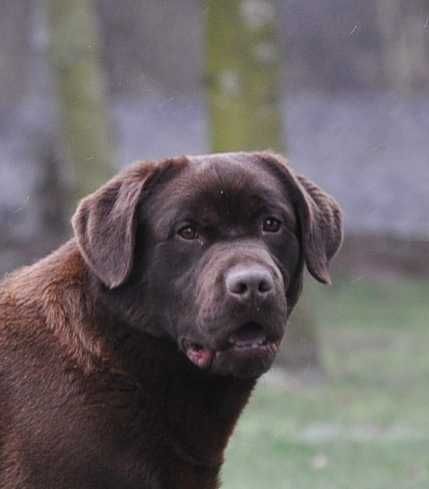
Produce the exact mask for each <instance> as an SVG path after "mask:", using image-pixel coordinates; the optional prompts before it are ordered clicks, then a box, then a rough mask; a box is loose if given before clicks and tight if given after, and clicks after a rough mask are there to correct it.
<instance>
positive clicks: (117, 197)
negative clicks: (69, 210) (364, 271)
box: [72, 160, 179, 289]
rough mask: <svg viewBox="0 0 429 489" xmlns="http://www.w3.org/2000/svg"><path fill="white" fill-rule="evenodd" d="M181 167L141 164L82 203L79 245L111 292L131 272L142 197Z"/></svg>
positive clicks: (77, 220)
mask: <svg viewBox="0 0 429 489" xmlns="http://www.w3.org/2000/svg"><path fill="white" fill-rule="evenodd" d="M178 166H179V161H177V160H166V161H163V162H161V163H138V164H136V165H134V166H132V167H129V168H127V169H126V170H125V171H123V172H122V173H120V174H119V175H117V176H116V177H114V178H112V179H111V180H110V181H109V182H107V183H106V184H105V185H103V186H102V187H101V188H99V189H98V190H97V191H96V192H94V193H93V194H91V195H89V196H88V197H86V198H84V199H83V200H82V201H81V202H80V204H79V206H78V208H77V211H76V213H75V214H74V216H73V218H72V224H73V229H74V234H75V237H76V240H77V244H78V246H79V249H80V252H81V254H82V256H83V258H84V259H85V262H86V263H87V265H88V266H89V268H90V269H91V270H92V272H94V274H95V275H96V276H97V277H98V278H99V279H100V280H101V281H102V282H103V283H104V285H106V286H107V287H108V288H110V289H113V288H115V287H118V286H120V285H122V284H123V283H124V282H125V281H126V280H127V278H128V277H129V275H130V273H131V271H132V268H133V263H134V252H135V241H136V233H137V225H138V215H137V214H138V208H139V203H140V202H141V200H142V198H143V194H145V193H146V192H147V191H149V189H151V188H153V186H154V185H156V184H157V183H159V182H160V177H161V176H165V175H166V173H170V170H172V169H177V168H178Z"/></svg>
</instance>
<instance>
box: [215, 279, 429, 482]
mask: <svg viewBox="0 0 429 489" xmlns="http://www.w3.org/2000/svg"><path fill="white" fill-rule="evenodd" d="M306 293H308V294H309V295H310V296H311V297H312V302H313V304H314V307H315V310H317V311H318V313H319V318H320V322H321V328H320V331H321V339H322V351H323V357H324V362H325V365H326V368H327V371H328V372H329V379H328V381H327V382H326V383H324V384H321V385H317V386H308V385H307V386H306V385H300V384H299V383H298V382H293V381H292V380H291V379H287V378H286V379H285V380H284V381H280V382H278V381H277V382H268V381H266V382H261V384H260V385H259V386H258V388H257V390H256V392H255V394H254V396H253V398H252V400H251V402H250V404H249V406H248V408H247V410H246V411H245V413H244V415H243V416H242V417H241V419H240V422H239V425H238V427H237V430H236V433H235V435H234V437H233V439H232V441H231V443H230V446H229V449H228V453H227V457H226V460H227V462H226V464H225V467H224V471H223V481H224V485H223V487H225V488H226V489H242V488H243V489H244V488H246V489H253V488H254V489H256V488H258V489H261V488H264V487H266V488H267V489H268V488H269V489H310V488H311V489H428V488H429V327H428V326H429V283H422V282H420V283H417V282H405V281H403V280H401V281H400V282H396V283H389V282H388V283H366V282H365V281H363V280H362V281H355V282H348V281H345V280H344V281H342V282H340V283H339V285H338V286H336V287H334V288H332V289H330V290H327V291H326V290H321V289H320V288H319V289H316V288H312V289H310V290H308V291H306Z"/></svg>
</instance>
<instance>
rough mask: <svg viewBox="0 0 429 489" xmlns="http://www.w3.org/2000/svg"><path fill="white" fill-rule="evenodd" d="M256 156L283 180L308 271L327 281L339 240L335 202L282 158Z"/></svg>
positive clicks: (339, 219) (340, 230) (338, 212)
mask: <svg viewBox="0 0 429 489" xmlns="http://www.w3.org/2000/svg"><path fill="white" fill-rule="evenodd" d="M260 157H261V158H262V159H263V160H264V161H265V162H266V163H268V164H269V165H270V167H271V168H272V170H274V171H275V173H276V174H277V175H278V176H279V177H280V178H281V179H282V180H283V181H284V182H285V183H286V186H287V191H288V194H289V195H290V197H291V199H292V201H293V204H294V206H295V209H296V212H297V214H298V217H299V220H300V225H301V239H302V245H303V250H304V258H305V262H306V264H307V268H308V270H309V272H310V273H311V274H312V275H313V277H314V278H316V279H317V280H318V281H319V282H322V283H325V284H330V283H331V278H330V274H329V262H330V261H331V259H332V258H333V257H334V255H335V254H336V252H337V251H338V249H339V248H340V246H341V243H342V239H343V217H342V212H341V209H340V207H339V205H338V203H337V202H336V201H335V199H334V198H333V197H331V196H330V195H329V194H328V193H326V192H325V191H323V190H322V189H321V188H320V187H318V186H317V185H316V184H315V183H313V182H312V181H311V180H309V179H308V178H306V177H303V176H301V175H297V174H296V173H295V172H294V171H293V170H292V169H291V167H290V166H289V165H288V163H287V161H286V160H285V159H284V158H283V157H281V156H279V155H275V154H271V153H263V154H261V155H260Z"/></svg>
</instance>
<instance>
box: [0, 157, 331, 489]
mask: <svg viewBox="0 0 429 489" xmlns="http://www.w3.org/2000/svg"><path fill="white" fill-rule="evenodd" d="M210 158H213V164H212V163H211V159H210ZM228 159H231V161H232V162H234V165H236V166H237V165H238V166H237V168H238V169H237V172H238V174H240V175H241V174H243V175H244V176H246V178H250V177H247V170H243V168H242V165H243V164H245V165H247V164H248V165H250V164H252V165H255V169H254V173H255V175H259V176H260V179H261V181H263V182H264V183H266V184H267V185H268V186H270V185H271V186H272V185H276V186H277V187H276V190H275V191H276V192H281V193H282V194H284V195H287V196H288V198H289V199H290V204H291V205H290V207H288V206H289V204H287V206H286V204H285V206H286V207H285V209H286V211H285V212H291V213H292V214H294V212H295V213H296V215H295V216H294V215H292V214H291V217H290V218H291V229H292V228H293V227H295V228H296V229H295V231H294V233H295V234H296V236H297V237H296V240H297V241H296V242H297V243H298V242H299V243H300V246H302V250H301V251H300V249H298V248H296V246H295V247H292V248H291V249H290V251H288V252H287V253H290V255H288V256H289V257H290V258H289V259H287V257H286V258H285V259H284V262H283V264H282V263H280V264H279V262H278V260H277V259H276V260H275V263H276V264H275V265H274V264H273V265H270V263H271V261H270V260H271V255H272V253H273V255H272V256H274V255H275V254H276V253H277V251H276V250H277V248H278V246H279V245H275V246H274V245H273V247H272V248H270V247H271V246H272V245H271V244H269V247H268V248H267V246H268V245H267V246H266V245H265V244H264V245H263V246H262V248H261V249H259V248H258V246H259V245H257V243H258V242H256V241H255V243H253V241H252V243H253V244H252V246H250V247H249V246H248V242H249V238H247V237H246V239H245V241H243V242H241V241H240V240H239V241H238V242H237V239H238V238H234V242H233V245H231V246H232V248H231V246H230V245H228V247H225V246H224V245H223V244H222V243H218V242H217V241H216V244H213V245H212V247H211V249H212V250H214V251H206V252H205V253H211V255H207V256H208V258H204V256H202V258H201V260H200V261H201V265H199V266H198V267H197V268H196V271H195V273H193V277H194V279H195V280H196V282H195V283H199V284H200V286H199V288H198V287H196V288H198V291H197V292H196V293H197V295H196V296H193V295H192V298H190V297H189V294H190V292H187V291H186V290H184V289H183V286H180V289H179V290H180V291H182V290H183V294H185V295H184V299H183V300H185V299H186V300H188V299H189V300H192V301H194V302H195V301H197V302H200V303H201V304H202V303H204V304H205V305H204V311H205V312H204V315H205V317H206V316H207V315H210V314H213V311H215V310H217V309H218V308H219V307H221V308H222V311H223V310H225V311H230V313H231V314H234V315H237V314H242V313H243V312H242V309H240V308H239V307H241V305H240V306H239V305H237V304H232V305H231V304H230V298H228V301H229V302H228V301H227V302H225V301H226V299H225V297H224V296H223V295H222V294H223V292H221V289H217V288H218V287H219V285H218V281H219V280H218V277H219V276H220V275H219V274H220V273H221V271H222V270H224V268H225V267H231V266H237V263H241V262H243V260H245V262H246V263H248V262H249V260H250V261H251V262H252V260H253V261H255V260H256V262H257V263H259V264H260V263H262V264H266V267H268V269H270V270H271V269H272V270H273V273H274V275H273V276H274V285H275V287H276V289H275V296H274V297H273V298H272V299H270V302H269V303H267V304H265V306H264V307H266V308H267V311H266V313H267V314H269V315H270V314H271V315H272V317H273V321H274V323H275V320H277V317H278V315H279V314H283V316H284V321H283V322H285V320H286V316H289V314H290V311H291V310H292V308H293V306H294V305H295V303H296V301H297V299H298V295H299V292H300V286H301V280H302V267H303V262H304V261H306V262H307V265H308V267H309V269H310V272H311V273H313V274H314V276H315V277H316V278H318V279H319V280H320V281H323V282H328V281H329V275H328V270H327V265H328V262H329V260H330V259H331V258H332V256H333V254H334V253H335V252H336V250H337V249H338V247H339V244H340V241H341V215H340V213H339V209H338V207H337V205H336V203H335V202H334V201H333V200H332V199H331V198H330V197H329V196H327V194H325V193H324V192H322V191H321V190H320V189H319V188H318V187H316V186H315V185H314V184H312V183H310V182H309V181H308V180H307V179H304V177H297V176H295V174H294V173H293V172H292V170H290V169H289V168H288V167H287V165H286V163H285V162H284V160H281V158H280V157H278V156H274V155H271V154H268V153H264V154H246V153H240V154H238V155H224V156H222V155H221V156H217V157H212V156H205V157H190V158H189V159H187V158H179V159H175V160H168V161H164V162H160V163H153V164H150V163H141V164H138V165H136V166H134V167H131V168H130V169H127V170H126V171H125V172H124V173H122V174H120V175H119V176H117V177H115V178H114V179H113V180H112V181H110V182H108V183H107V184H106V185H105V186H104V187H102V188H101V189H100V190H98V191H97V192H96V193H94V194H93V195H92V196H90V197H88V198H87V199H85V200H84V201H83V202H82V203H81V205H80V207H79V210H78V211H77V213H76V215H75V217H74V220H73V224H74V229H75V234H76V238H75V239H72V240H71V241H69V242H68V243H66V244H65V245H64V246H62V247H61V248H60V249H58V250H57V251H55V252H54V253H53V254H51V255H50V256H48V257H47V258H45V259H43V260H41V261H40V262H38V263H36V264H35V265H33V266H30V267H27V268H24V269H22V270H20V271H18V272H16V273H14V274H11V275H9V276H8V277H6V278H5V279H4V280H3V282H2V283H1V285H0V311H1V315H0V488H1V489H18V488H19V489H30V488H31V489H39V488H40V489H50V488H52V489H54V488H55V489H71V488H78V487H79V488H88V489H96V488H100V489H101V488H103V489H106V488H121V489H136V488H147V489H164V488H168V489H174V488H176V489H185V488H186V489H193V488H194V489H197V488H198V489H201V488H204V489H215V488H217V487H218V484H219V481H218V474H219V469H220V466H221V464H222V462H223V452H224V449H225V447H226V444H227V442H228V439H229V437H230V435H231V432H232V430H233V428H234V425H235V423H236V420H237V418H238V416H239V414H240V412H241V411H242V409H243V407H244V405H245V404H246V402H247V399H248V397H249V395H250V393H251V391H252V388H253V386H254V384H255V381H256V377H257V375H259V373H258V374H255V375H253V374H252V373H249V374H246V375H243V372H253V370H252V369H250V370H249V365H247V364H246V365H245V367H243V365H241V364H240V365H239V364H237V363H236V360H235V359H234V358H233V359H232V360H231V359H229V360H228V362H229V363H225V365H224V364H221V365H219V366H216V365H214V367H213V369H214V371H213V373H210V372H206V371H204V370H201V369H198V368H196V367H195V366H194V365H193V364H192V363H191V362H189V360H188V359H187V358H186V356H185V355H184V353H183V352H182V351H180V350H181V343H180V341H179V332H178V331H179V329H178V330H177V331H176V330H175V331H174V332H172V330H171V329H169V328H168V327H167V326H165V327H163V328H160V327H159V324H161V323H162V322H159V320H158V318H159V314H161V312H162V311H161V312H160V311H158V310H157V309H156V308H157V304H158V303H157V300H158V298H159V297H160V301H161V302H160V307H161V309H162V308H163V307H164V306H162V304H165V308H168V304H169V303H170V302H171V299H170V298H169V296H168V291H167V292H165V293H166V294H167V295H166V296H165V298H164V296H163V295H162V294H163V293H164V292H163V291H161V292H157V294H158V295H155V296H153V297H154V298H153V299H152V298H151V296H150V294H151V293H152V289H156V288H157V286H156V284H155V282H156V280H155V279H154V277H157V274H158V275H159V274H161V275H162V274H167V273H168V271H169V269H171V265H168V264H166V265H165V268H162V267H163V264H162V263H161V262H159V263H157V262H156V260H158V259H159V258H157V255H156V254H155V255H153V256H154V258H153V259H152V262H151V263H153V262H154V261H155V262H156V265H157V266H156V267H155V268H156V271H155V272H154V273H155V275H150V274H149V275H147V273H149V272H146V271H147V269H148V266H149V263H147V261H146V259H149V258H146V257H150V256H152V255H151V253H153V250H154V249H155V248H156V247H155V246H154V245H153V244H151V243H152V242H153V243H155V242H158V241H159V240H160V239H161V235H162V233H164V232H165V229H167V228H168V225H169V224H168V223H167V219H168V216H169V215H170V213H171V212H173V210H174V209H175V208H176V207H177V205H178V204H177V202H179V201H177V202H176V201H174V199H176V198H177V199H183V198H184V194H186V192H188V193H189V196H188V197H189V198H192V194H193V191H190V188H188V187H187V183H186V182H187V180H188V179H189V178H194V179H195V181H198V182H199V183H198V186H199V187H200V188H203V187H204V185H206V184H207V178H208V177H207V174H208V172H210V171H211V168H212V167H213V168H214V167H216V168H217V170H216V171H217V172H219V168H222V165H221V166H219V165H218V162H219V161H221V162H222V164H224V162H223V160H225V161H226V162H228V161H229V160H228ZM256 160H257V162H256ZM201 161H202V162H203V163H204V164H201ZM204 165H206V167H207V169H205V170H204V168H205V167H204ZM216 165H218V166H216ZM264 165H265V166H264ZM200 167H201V168H203V167H204V168H203V170H201V171H200V170H198V168H200ZM262 168H264V170H262ZM249 171H250V170H249ZM187 172H188V173H187ZM189 172H191V173H189ZM188 174H189V176H188ZM213 178H214V177H213ZM216 178H220V179H221V180H222V179H223V178H224V177H223V174H221V175H216ZM243 178H244V177H243ZM252 178H253V177H252ZM272 179H275V181H276V182H278V183H275V182H274V180H272ZM224 181H225V182H226V183H227V182H228V179H227V177H226V176H225V179H224ZM234 181H235V180H234ZM252 181H253V180H252ZM234 185H236V184H235V183H234ZM237 185H238V184H237ZM246 185H247V184H246ZM246 185H244V186H243V189H244V188H247V186H246ZM193 188H195V187H192V189H193ZM222 188H223V187H222ZM285 189H286V190H285ZM237 192H244V190H238V187H237ZM273 192H274V190H273ZM279 195H280V193H279ZM231 198H232V197H231ZM285 199H286V197H285ZM174 202H176V203H174ZM169 204H171V206H170V207H171V208H170V207H169ZM180 205H182V204H180ZM216 205H217V204H216ZM163 206H164V207H165V208H163ZM201 206H202V207H201V212H203V207H204V206H203V203H201ZM160 208H163V210H162V212H161V210H160ZM287 209H289V210H287ZM290 210H291V211H290ZM157 212H159V213H160V214H159V218H157V219H156V222H152V221H153V220H154V219H155V218H154V216H156V215H157V214H156V213H157ZM238 219H241V218H240V217H238ZM164 220H165V221H166V222H164ZM239 222H240V221H239ZM149 224H150V226H149ZM149 228H150V229H149ZM152 235H153V236H152ZM162 239H163V240H164V241H165V238H162ZM270 239H271V237H270ZM291 239H292V238H291ZM294 239H295V238H294ZM157 240H158V241H157ZM159 242H161V241H159ZM231 243H232V242H231ZM196 245H197V243H196ZM175 246H176V245H175ZM179 246H183V244H180V245H179V244H178V245H177V246H176V248H177V247H179ZM184 246H187V243H185V245H184ZM192 246H193V245H192ZM198 246H199V245H198ZM201 246H202V247H204V246H203V244H201ZM276 246H277V248H276ZM290 246H292V245H290ZM174 249H175V248H174V247H173V250H174ZM177 249H178V248H177ZM235 249H236V250H238V251H234V250H235ZM267 250H268V251H267ZM271 250H274V251H272V253H271ZM174 252H175V251H174ZM181 253H182V255H180V256H181V258H180V260H182V261H186V260H187V259H189V260H191V261H192V263H195V261H196V259H197V258H194V255H195V253H196V252H195V251H193V252H191V254H190V255H186V253H188V252H187V251H183V252H181ZM183 253H185V255H183ZM198 253H200V252H199V251H198ZM201 253H202V252H201ZM186 256H188V257H189V258H186ZM180 260H179V261H180ZM240 260H241V261H240ZM280 261H281V260H280ZM190 263H191V262H190ZM273 263H274V262H273ZM277 266H278V267H279V268H278V273H281V275H282V277H283V278H280V276H277V275H278V273H277ZM222 267H223V268H222ZM273 267H274V268H273ZM201 270H203V271H204V273H203V275H202V276H201V273H202V272H201ZM180 273H183V272H180ZM222 273H223V272H222ZM151 277H152V278H151ZM174 280H176V279H175V278H174V279H173V278H171V279H166V288H167V289H168V283H169V282H170V281H171V282H173V281H174ZM148 282H149V283H148ZM161 288H162V283H161ZM214 289H216V294H215V292H214ZM283 289H284V290H283ZM154 293H155V292H154ZM148 294H149V295H148ZM160 294H161V295H160ZM198 294H199V295H198ZM210 294H211V295H210ZM279 294H280V295H282V294H283V295H284V296H285V297H286V299H287V310H286V309H285V308H286V302H285V303H284V304H283V302H284V300H285V299H284V297H283V298H282V297H280V295H279ZM195 297H196V298H195ZM222 301H223V302H222ZM219 304H221V305H219ZM172 307H173V306H172ZM183 307H184V310H185V311H186V313H183V312H180V311H181V309H180V306H179V305H174V307H173V312H175V311H178V312H177V314H178V318H179V319H180V318H181V317H182V316H180V314H182V315H183V314H185V315H187V316H186V318H187V322H186V324H188V323H189V321H190V319H189V318H190V317H191V316H189V315H190V314H191V312H190V311H189V309H190V306H189V307H188V306H186V307H185V306H183ZM201 307H202V306H201ZM246 307H247V306H246ZM249 307H250V306H249ZM223 308H225V309H223ZM152 309H155V310H152ZM243 314H244V313H243ZM246 314H247V312H246ZM252 314H253V313H252ZM255 314H256V313H255ZM200 316H201V310H200ZM200 316H196V317H200ZM192 317H194V316H192ZM270 317H271V316H270ZM179 322H180V321H179ZM191 323H192V321H191ZM192 324H193V323H192ZM142 325H144V326H142ZM226 327H227V326H226V325H225V328H226ZM228 327H230V326H228ZM279 327H280V326H279ZM192 328H193V326H192V327H191V331H193V329H192ZM222 328H224V326H222V327H221V329H222ZM218 329H219V327H218ZM281 329H282V330H283V329H284V325H283V326H282V327H281ZM277 330H278V329H275V328H274V326H273V332H277ZM186 334H189V331H186ZM192 334H201V332H196V331H194V332H193V333H192ZM210 334H212V333H210ZM213 334H214V333H213ZM216 334H218V333H217V332H216ZM219 334H220V333H219ZM225 334H226V333H225ZM228 334H229V333H228ZM273 334H274V333H273ZM279 334H282V332H281V333H279ZM205 335H206V336H205V338H206V339H207V341H213V342H216V341H217V342H218V341H221V339H220V337H219V338H218V337H215V336H213V338H211V337H209V336H210V335H209V330H207V331H206V332H205ZM172 340H173V341H172ZM204 341H205V340H204ZM210 344H211V343H210ZM213 344H214V343H213ZM268 366H269V365H268V364H267V365H265V364H264V365H263V366H262V367H261V369H262V368H263V369H266V368H268ZM216 368H218V369H219V372H222V371H225V372H226V370H225V369H229V370H228V372H232V375H231V374H222V375H220V374H217V373H216V370H215V369H216ZM222 369H224V370H222ZM235 369H236V371H237V376H236V375H234V371H235ZM240 369H241V370H240ZM255 372H256V370H255ZM258 372H259V370H258Z"/></svg>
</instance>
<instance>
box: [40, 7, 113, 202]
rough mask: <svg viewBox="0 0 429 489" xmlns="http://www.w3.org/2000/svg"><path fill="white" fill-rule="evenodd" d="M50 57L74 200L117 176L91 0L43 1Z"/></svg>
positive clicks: (94, 15)
mask: <svg viewBox="0 0 429 489" xmlns="http://www.w3.org/2000/svg"><path fill="white" fill-rule="evenodd" d="M45 2H46V12H47V19H48V31H49V59H50V64H51V67H52V71H53V75H54V78H55V81H56V89H57V100H58V105H59V109H60V116H61V122H62V143H63V145H64V149H65V157H66V160H67V161H68V162H69V163H70V164H72V168H73V173H74V177H75V185H74V188H75V192H74V198H73V200H75V199H76V198H78V197H81V196H82V195H85V194H87V193H89V192H91V191H93V190H94V189H95V188H96V187H97V186H98V185H99V184H100V183H101V182H103V181H105V180H106V179H107V178H108V177H110V176H111V174H112V172H113V163H112V161H113V152H112V142H111V133H110V130H109V129H110V128H109V123H108V117H107V108H106V93H105V83H104V79H103V70H102V66H101V61H100V52H99V41H98V36H97V22H96V20H97V19H96V14H95V10H94V5H93V2H92V0H73V1H69V0H45Z"/></svg>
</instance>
